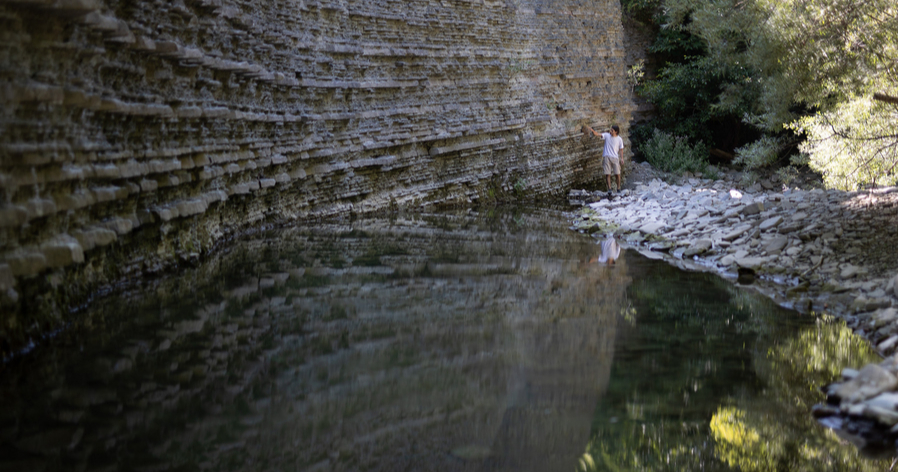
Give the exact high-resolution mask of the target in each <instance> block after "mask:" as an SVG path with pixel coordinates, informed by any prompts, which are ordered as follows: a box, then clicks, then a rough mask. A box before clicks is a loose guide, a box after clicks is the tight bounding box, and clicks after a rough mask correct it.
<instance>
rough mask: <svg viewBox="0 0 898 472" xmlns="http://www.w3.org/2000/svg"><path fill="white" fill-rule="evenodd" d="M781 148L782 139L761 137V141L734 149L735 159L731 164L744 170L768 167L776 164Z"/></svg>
mask: <svg viewBox="0 0 898 472" xmlns="http://www.w3.org/2000/svg"><path fill="white" fill-rule="evenodd" d="M782 147H783V141H782V139H779V138H776V137H774V136H762V137H761V139H758V140H757V141H754V142H751V143H749V144H746V145H745V146H742V147H740V148H738V149H736V159H735V160H734V161H733V162H734V163H735V164H740V165H742V166H745V168H746V169H761V168H763V167H768V166H770V165H771V164H773V163H774V162H776V160H777V157H778V156H779V152H780V149H782Z"/></svg>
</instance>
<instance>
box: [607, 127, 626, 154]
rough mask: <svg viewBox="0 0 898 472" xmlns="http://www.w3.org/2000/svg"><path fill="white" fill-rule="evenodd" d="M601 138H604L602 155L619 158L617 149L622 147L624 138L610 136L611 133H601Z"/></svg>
mask: <svg viewBox="0 0 898 472" xmlns="http://www.w3.org/2000/svg"><path fill="white" fill-rule="evenodd" d="M602 139H604V140H605V151H604V152H602V155H603V156H608V157H614V158H619V157H620V156H619V155H618V151H620V150H621V149H623V148H624V138H621V137H620V136H611V133H602Z"/></svg>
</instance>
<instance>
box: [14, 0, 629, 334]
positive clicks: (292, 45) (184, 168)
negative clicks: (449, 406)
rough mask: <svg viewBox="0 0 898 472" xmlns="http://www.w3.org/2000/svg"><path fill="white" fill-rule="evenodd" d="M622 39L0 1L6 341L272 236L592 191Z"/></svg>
mask: <svg viewBox="0 0 898 472" xmlns="http://www.w3.org/2000/svg"><path fill="white" fill-rule="evenodd" d="M621 38H622V31H621V24H620V7H619V4H618V2H617V1H614V0H600V1H589V2H586V1H582V0H557V1H549V0H543V1H540V0H507V1H488V0H474V1H462V0H422V1H415V2H409V1H407V0H366V1H354V0H331V1H326V0H321V1H313V0H293V1H290V0H277V1H258V0H254V1H250V0H183V1H182V0H166V1H162V0H156V1H150V0H129V1H125V0H121V1H118V0H0V58H2V59H0V70H2V74H0V103H2V109H0V187H2V189H3V193H4V195H3V197H4V199H3V201H2V202H0V293H2V294H3V295H2V296H0V299H2V300H0V307H2V312H3V313H6V315H3V316H0V329H2V330H3V332H5V333H7V334H10V333H16V332H19V333H21V332H23V330H28V329H32V328H33V327H35V326H44V328H45V329H46V328H47V327H49V326H52V325H54V324H57V323H59V322H60V321H61V320H63V318H64V317H63V315H62V313H64V312H65V310H67V309H69V308H71V307H72V306H73V305H76V304H79V303H82V302H83V301H84V300H85V297H86V296H87V295H88V294H90V293H92V292H93V291H95V290H96V289H97V287H101V286H104V285H107V284H109V283H113V282H115V281H117V280H121V279H123V278H126V277H129V276H135V275H138V274H144V273H147V272H153V271H157V270H159V269H160V268H163V267H166V266H168V265H170V264H172V263H175V262H177V261H179V260H190V259H193V258H195V257H196V256H197V255H198V254H201V253H203V252H204V251H206V250H208V249H209V248H211V247H212V246H213V245H214V244H215V242H216V241H220V240H221V239H222V238H224V237H226V236H228V235H230V234H234V233H235V232H236V231H238V230H241V229H246V228H249V227H254V226H259V225H261V224H265V223H267V222H272V221H283V220H289V219H306V218H316V217H321V216H328V215H334V214H341V213H353V212H355V213H362V212H369V211H375V210H381V209H389V208H401V207H417V206H426V205H460V204H469V203H471V202H482V201H486V200H492V199H496V198H499V197H501V196H502V195H506V196H509V195H511V196H515V195H517V196H521V195H527V196H542V195H549V194H555V193H563V192H566V191H567V189H568V188H570V186H572V185H575V184H581V183H583V182H584V181H592V180H594V179H596V178H597V177H599V173H600V172H601V168H600V163H599V162H598V160H597V159H589V158H594V157H595V156H596V152H597V149H596V148H597V147H598V145H599V144H600V141H597V140H591V141H584V140H583V139H582V137H581V134H580V132H579V127H580V125H582V124H587V123H588V124H591V125H593V126H608V125H610V124H611V123H612V122H616V123H619V124H621V125H622V126H624V127H625V128H626V124H627V122H628V121H629V117H630V115H631V111H632V105H631V103H630V102H629V89H628V87H627V85H626V73H625V64H624V62H623V61H624V52H623V50H622V44H621V42H622V41H621ZM625 136H626V133H625ZM599 154H600V152H599ZM23 312H28V313H30V314H31V315H29V316H33V317H35V318H28V319H20V317H18V316H17V315H14V314H11V313H23ZM26 325H27V326H26Z"/></svg>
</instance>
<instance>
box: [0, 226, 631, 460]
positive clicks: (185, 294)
mask: <svg viewBox="0 0 898 472" xmlns="http://www.w3.org/2000/svg"><path fill="white" fill-rule="evenodd" d="M559 220H560V218H559V219H552V218H549V219H548V220H545V219H543V218H542V217H539V216H534V215H507V216H497V217H491V218H486V217H472V216H454V217H453V216H434V217H428V218H424V217H421V218H409V219H396V220H362V221H355V222H352V223H346V224H342V225H340V224H332V225H320V226H315V227H307V228H296V229H286V230H280V231H275V232H271V233H267V234H264V235H261V236H260V237H257V238H254V239H252V240H248V241H243V242H240V243H237V244H235V245H234V246H233V247H232V248H231V249H229V250H228V251H227V252H224V253H221V254H219V255H218V256H217V257H215V258H214V259H213V260H210V261H209V262H207V263H204V264H203V265H202V266H200V267H197V268H195V269H192V270H190V271H187V272H186V273H185V274H184V276H183V277H181V278H179V279H178V280H162V281H157V282H154V283H152V284H150V285H149V286H148V287H146V290H140V291H137V290H135V291H134V293H131V294H129V295H127V296H122V297H117V298H111V299H108V300H105V301H103V302H102V303H99V304H98V305H100V306H97V307H96V308H95V309H93V311H92V313H91V314H90V316H89V318H88V321H87V323H86V324H87V325H92V326H87V327H85V328H84V329H79V330H73V331H72V332H70V333H67V334H65V335H63V336H62V337H61V338H60V340H59V341H58V342H56V343H55V345H54V346H50V347H47V348H42V349H41V350H40V352H39V353H37V354H35V355H31V356H29V357H28V358H25V359H21V360H19V361H17V362H16V363H15V364H13V365H10V366H7V369H6V371H5V372H3V374H2V377H0V382H2V386H0V395H2V400H3V404H4V408H3V410H2V413H0V415H2V416H0V451H2V453H0V469H3V470H16V469H21V470H76V469H77V470H166V469H170V468H176V469H178V470H195V469H211V470H245V469H251V470H404V469H409V470H417V469H429V470H571V469H572V468H573V467H575V465H576V461H577V458H578V457H579V456H580V455H581V454H582V452H583V450H584V448H585V447H586V443H587V441H588V440H589V433H590V422H591V420H592V413H593V410H594V408H595V405H596V402H597V401H598V399H599V398H600V395H601V394H602V392H603V391H604V390H605V389H606V386H607V384H608V380H609V375H610V369H611V362H612V355H613V352H614V346H613V344H614V339H615V335H616V320H617V315H618V314H619V313H620V311H621V307H622V304H623V303H622V300H623V297H624V293H625V290H626V286H627V284H628V283H629V279H628V277H627V265H626V261H625V260H624V261H621V262H619V263H618V264H617V265H616V266H615V267H613V268H609V267H602V266H598V265H596V264H588V263H586V261H588V260H589V258H590V257H594V256H595V254H594V252H595V250H596V246H595V245H594V244H592V243H591V241H589V240H588V239H586V238H583V237H582V236H579V235H576V234H569V233H566V232H560V231H557V230H555V229H554V228H556V227H558V226H559ZM624 259H626V258H624Z"/></svg>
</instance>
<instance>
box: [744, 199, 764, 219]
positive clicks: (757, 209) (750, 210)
mask: <svg viewBox="0 0 898 472" xmlns="http://www.w3.org/2000/svg"><path fill="white" fill-rule="evenodd" d="M762 211H764V203H762V202H755V203H751V204H748V205H745V207H743V208H742V211H741V214H742V215H745V216H751V215H757V214H758V213H761V212H762Z"/></svg>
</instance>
